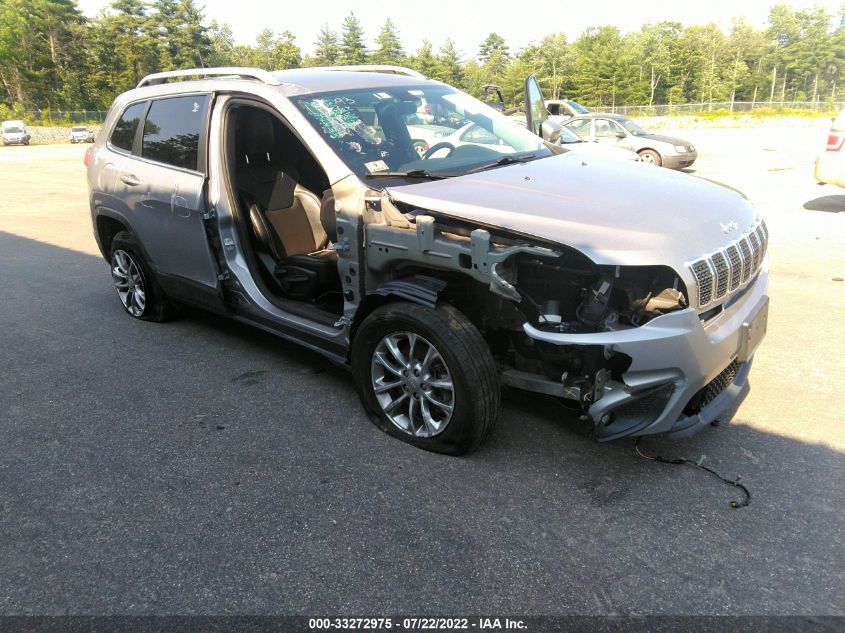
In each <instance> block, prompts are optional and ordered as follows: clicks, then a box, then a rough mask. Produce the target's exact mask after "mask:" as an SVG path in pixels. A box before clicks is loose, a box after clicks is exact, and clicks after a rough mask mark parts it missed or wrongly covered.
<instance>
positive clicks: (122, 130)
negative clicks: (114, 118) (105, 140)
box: [109, 101, 147, 152]
mask: <svg viewBox="0 0 845 633" xmlns="http://www.w3.org/2000/svg"><path fill="white" fill-rule="evenodd" d="M146 107H147V102H146V101H144V102H142V103H134V104H132V105H131V106H129V107H128V108H126V110H124V111H123V116H121V117H120V120H119V121H118V122H117V125H115V126H114V130H113V131H112V133H111V139H109V141H110V142H111V144H112V145H114V146H115V147H117V148H119V149H125V150H126V151H127V152H131V151H132V145H133V143H134V142H135V132H137V131H138V124H139V123H140V122H141V117H143V116H144V109H146Z"/></svg>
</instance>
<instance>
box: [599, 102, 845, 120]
mask: <svg viewBox="0 0 845 633" xmlns="http://www.w3.org/2000/svg"><path fill="white" fill-rule="evenodd" d="M843 107H845V102H843V101H713V102H705V103H680V104H674V105H673V104H669V105H650V106H645V105H639V106H598V107H595V108H593V110H595V111H597V112H598V111H601V112H615V113H616V114H624V115H626V116H631V117H645V116H682V115H690V114H700V113H704V112H753V111H754V110H775V111H778V110H803V111H805V112H839V111H840V110H841V109H842V108H843Z"/></svg>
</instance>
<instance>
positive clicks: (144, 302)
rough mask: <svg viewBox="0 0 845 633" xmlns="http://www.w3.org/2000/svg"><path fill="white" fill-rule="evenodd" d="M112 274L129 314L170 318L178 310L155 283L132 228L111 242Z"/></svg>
mask: <svg viewBox="0 0 845 633" xmlns="http://www.w3.org/2000/svg"><path fill="white" fill-rule="evenodd" d="M110 261H111V276H112V281H114V287H115V290H117V296H118V298H119V299H120V303H121V305H123V309H124V310H126V312H127V314H129V315H130V316H132V317H135V318H136V319H143V320H144V321H167V320H169V319H171V318H173V315H174V313H175V310H174V307H173V304H172V303H170V301H168V300H167V298H166V297H165V296H164V293H163V292H162V290H161V288H160V287H159V285H158V283H156V280H155V276H154V275H153V274H152V271H151V270H150V268H149V266H148V265H147V263H146V261H145V260H144V258H143V256H142V255H141V252H140V249H139V248H138V244H137V242H136V240H135V237H134V236H133V235H132V234H131V233H130V232H129V231H121V232H120V233H118V234H117V235H115V236H114V239H113V240H112V244H111V258H110Z"/></svg>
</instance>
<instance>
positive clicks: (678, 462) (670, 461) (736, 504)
mask: <svg viewBox="0 0 845 633" xmlns="http://www.w3.org/2000/svg"><path fill="white" fill-rule="evenodd" d="M641 439H642V438H641V437H638V438H637V443H636V444H634V448H635V449H636V451H637V454H638V455H639V456H640V457H642V458H643V459H650V460H653V461H656V462H661V463H663V464H675V465H681V466H682V465H684V464H687V465H689V466H694V467H695V468H698V469H699V470H703V471H705V472H707V473H710V474H711V475H713V476H714V477H716V478H717V479H719V480H720V481H723V482H724V483H726V484H728V485H729V486H736V487H737V488H739V489H740V490H741V491H742V493H743V495H745V498H744V499H742V500H741V501H736V500H734V501H731V507H732V508H744V507H745V506H747V505H748V504H749V503H751V493H750V492H748V488H746V487H745V486H744V485H742V484H741V483H739V477H737V478H736V479H735V480H733V481H731V480H730V479H728V478H727V477H722V475H720V474H719V473H717V472H716V471H715V470H713V469H712V468H709V467H707V466H704V465H702V464H700V463H698V462H694V461H693V460H691V459H687V458H686V457H676V458H675V459H668V458H666V457H661V456H660V455H646V454H645V453H643V452H642V451H641V450H640V440H641Z"/></svg>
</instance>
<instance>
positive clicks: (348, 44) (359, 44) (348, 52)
mask: <svg viewBox="0 0 845 633" xmlns="http://www.w3.org/2000/svg"><path fill="white" fill-rule="evenodd" d="M366 61H367V47H366V46H365V44H364V29H363V28H362V27H361V23H360V22H359V21H358V18H357V17H355V14H354V13H352V12H350V13H349V15H347V16H346V17H345V18H344V20H343V26H342V27H341V42H340V63H341V64H363V63H364V62H366Z"/></svg>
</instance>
